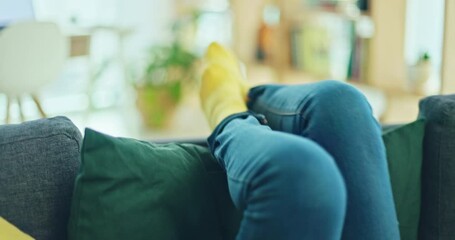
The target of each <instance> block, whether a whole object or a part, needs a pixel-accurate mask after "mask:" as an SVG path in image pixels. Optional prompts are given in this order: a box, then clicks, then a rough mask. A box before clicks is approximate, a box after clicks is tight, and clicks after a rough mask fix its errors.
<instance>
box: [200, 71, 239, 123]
mask: <svg viewBox="0 0 455 240" xmlns="http://www.w3.org/2000/svg"><path fill="white" fill-rule="evenodd" d="M238 81H239V80H238V76H237V74H236V73H234V72H233V71H232V70H231V69H230V68H228V67H226V66H225V65H222V64H219V63H215V62H212V63H210V62H209V63H208V66H207V68H206V69H205V71H204V73H203V75H202V81H201V89H200V92H199V93H200V98H201V104H202V109H203V111H204V113H205V116H206V119H207V121H208V123H209V125H210V127H211V129H214V128H215V127H216V126H217V125H218V124H219V123H220V122H221V121H222V120H223V119H225V118H226V117H227V116H229V115H232V114H234V113H239V112H244V111H246V110H247V107H246V104H245V100H244V96H243V95H242V94H243V93H242V90H241V88H240V86H239V84H238Z"/></svg>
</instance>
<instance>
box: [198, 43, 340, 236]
mask: <svg viewBox="0 0 455 240" xmlns="http://www.w3.org/2000/svg"><path fill="white" fill-rule="evenodd" d="M220 56H221V57H220ZM223 56H224V57H223ZM230 56H231V55H230V54H229V52H227V51H224V49H223V48H222V47H220V46H219V45H213V44H212V45H211V46H210V47H209V50H208V51H207V54H206V57H205V58H206V60H207V62H208V66H207V69H206V70H205V71H204V74H203V76H202V82H201V90H200V97H201V104H202V108H203V110H204V113H205V115H206V117H207V120H208V122H209V123H210V125H211V126H212V127H214V126H216V128H215V129H214V132H213V133H212V135H211V136H210V137H209V139H208V142H209V146H210V149H211V151H212V153H213V154H214V155H215V157H216V159H217V160H218V161H219V163H220V164H221V165H222V166H223V167H224V168H225V170H226V174H227V176H228V186H229V191H230V194H231V197H232V199H233V201H234V203H235V205H236V206H237V207H238V208H240V209H242V210H243V219H242V222H241V225H240V230H239V232H238V234H237V239H241V240H243V239H273V240H275V239H284V240H286V239H339V238H340V236H341V231H342V225H343V220H344V214H345V208H346V190H345V186H344V183H343V180H342V177H341V174H340V173H339V171H338V169H337V167H336V165H335V162H334V161H333V159H332V157H331V156H330V155H329V154H327V152H326V151H325V150H323V149H322V148H321V147H319V146H318V145H317V144H315V143H314V142H313V141H311V140H308V139H304V138H301V137H298V136H294V135H291V134H287V133H282V132H274V131H272V130H271V129H270V128H269V127H268V126H264V125H261V124H260V122H259V120H258V118H256V117H257V116H256V115H254V114H252V113H250V112H245V111H246V110H247V108H246V103H245V102H244V87H243V86H242V84H241V83H240V82H239V78H240V75H239V72H238V70H236V66H234V65H235V64H236V62H235V59H234V60H233V61H225V60H226V59H231V58H230Z"/></svg>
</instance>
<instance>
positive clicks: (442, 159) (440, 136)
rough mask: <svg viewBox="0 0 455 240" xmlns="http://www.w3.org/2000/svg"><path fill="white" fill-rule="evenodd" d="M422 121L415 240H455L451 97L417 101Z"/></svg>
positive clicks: (454, 144)
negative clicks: (418, 211)
mask: <svg viewBox="0 0 455 240" xmlns="http://www.w3.org/2000/svg"><path fill="white" fill-rule="evenodd" d="M419 108H420V117H422V118H425V119H426V125H425V136H424V140H423V142H424V146H425V148H424V151H423V163H422V169H424V171H422V209H421V217H420V220H421V221H420V232H419V239H438V240H446V239H447V240H449V239H455V227H454V226H455V157H454V156H455V95H446V96H432V97H427V98H425V99H423V100H421V101H420V105H419Z"/></svg>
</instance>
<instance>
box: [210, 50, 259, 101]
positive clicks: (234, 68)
mask: <svg viewBox="0 0 455 240" xmlns="http://www.w3.org/2000/svg"><path fill="white" fill-rule="evenodd" d="M204 60H205V61H206V63H208V64H211V63H216V64H219V65H222V66H223V67H225V68H226V69H227V70H228V71H230V72H231V74H232V75H233V77H234V78H235V80H236V81H235V82H236V83H237V85H238V86H239V88H240V90H241V94H242V97H243V99H244V100H245V101H246V99H247V94H248V91H249V90H250V86H249V85H248V84H247V83H246V82H245V80H244V79H243V76H242V72H241V71H240V63H239V61H238V60H237V58H236V57H235V54H234V53H233V52H232V51H230V50H229V49H227V48H225V47H223V46H221V45H220V44H218V43H216V42H213V43H211V44H210V45H209V47H208V48H207V52H206V53H205V59H204Z"/></svg>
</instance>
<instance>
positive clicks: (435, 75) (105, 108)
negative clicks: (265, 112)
mask: <svg viewBox="0 0 455 240" xmlns="http://www.w3.org/2000/svg"><path fill="white" fill-rule="evenodd" d="M30 21H32V22H34V23H40V22H51V23H53V24H55V25H56V26H57V27H58V30H59V34H60V35H56V36H54V37H57V38H58V37H60V38H62V39H64V44H63V45H62V48H64V49H63V51H64V58H62V60H61V61H62V62H61V64H57V62H54V65H53V66H57V65H58V66H60V67H59V68H58V69H57V70H56V73H55V74H53V75H52V74H50V75H49V76H52V77H49V78H51V79H49V81H47V82H46V84H42V85H39V86H37V87H36V88H34V89H33V91H32V92H30V91H26V90H24V91H23V92H21V87H24V85H29V83H20V82H19V81H18V80H17V81H16V80H15V79H16V77H15V75H16V73H24V72H26V73H29V75H30V76H29V77H28V80H27V81H30V82H33V81H34V79H33V76H35V74H36V76H38V75H39V74H41V73H42V72H43V69H47V68H46V67H45V65H41V64H40V65H39V67H38V65H37V64H33V63H31V62H29V61H26V60H23V61H21V60H18V61H19V62H17V61H16V62H15V63H14V64H15V65H14V64H12V63H11V65H8V64H10V63H9V62H10V60H11V59H12V58H14V57H15V56H26V57H25V59H27V58H28V57H30V56H31V54H35V55H34V57H36V58H38V59H41V63H42V64H46V63H47V61H48V60H47V57H46V56H47V54H46V53H49V54H51V53H52V52H53V51H54V50H55V48H57V46H56V45H53V46H45V44H41V45H40V44H39V43H38V44H37V45H38V46H40V49H39V50H40V51H39V52H40V53H38V52H36V53H35V51H32V50H30V49H28V48H27V47H23V46H22V45H21V43H22V42H23V43H22V44H25V45H24V46H30V47H31V45H32V44H31V43H30V42H32V41H33V40H34V39H31V38H27V37H24V36H26V35H25V34H26V32H25V33H24V32H22V33H20V32H21V31H20V30H21V29H20V27H21V26H20V25H21V24H24V22H30ZM454 25H455V2H454V1H451V0H249V1H241V0H230V1H229V0H128V1H125V0H97V1H90V0H77V1H76V0H14V1H13V0H0V29H1V30H0V76H1V77H0V123H2V124H3V123H7V122H8V123H17V122H21V121H24V120H32V119H37V118H39V117H42V116H47V117H52V116H57V115H63V116H67V117H69V118H70V119H71V120H72V121H73V122H74V123H75V124H76V125H77V126H78V127H79V128H80V129H81V130H83V129H84V128H85V127H90V128H94V129H96V130H98V131H102V132H105V133H108V134H111V135H115V136H125V137H135V138H141V139H154V138H176V137H178V138H182V137H183V138H186V137H205V136H207V135H208V134H209V133H210V129H209V128H208V126H207V123H206V122H205V119H204V116H203V114H202V112H201V110H200V109H199V100H198V95H197V89H198V76H199V73H200V71H201V69H200V68H201V63H200V61H199V60H198V59H199V57H200V56H202V55H203V53H204V49H205V48H206V47H207V46H208V45H209V44H210V42H212V41H218V42H220V43H222V44H224V45H226V46H228V47H230V48H232V49H233V50H234V52H235V53H236V54H237V55H238V56H239V59H240V60H241V62H242V66H244V67H245V68H244V70H245V72H246V75H247V79H248V81H249V82H250V83H251V84H252V85H257V84H265V83H283V84H301V83H309V82H315V81H320V80H323V79H335V80H339V81H345V82H347V83H349V84H353V85H354V86H356V87H358V88H359V89H360V90H361V91H362V92H363V93H364V94H365V95H366V97H367V98H368V100H369V101H370V103H371V105H372V107H373V110H374V114H375V117H377V118H378V120H379V121H381V122H383V123H399V122H406V121H411V120H413V119H415V118H416V117H417V112H418V100H419V99H421V98H422V97H423V96H427V95H432V94H446V93H453V92H455V79H454V78H455V70H454V69H455V26H454ZM15 28H17V29H19V30H17V31H16V35H15V32H14V29H15ZM23 29H26V28H23ZM29 29H40V26H39V25H36V27H34V25H31V27H30V28H29ZM23 31H27V30H23ZM28 31H29V32H30V31H32V30H28ZM17 32H19V33H17ZM43 35H44V32H42V33H38V35H37V36H38V37H36V38H37V39H38V38H40V37H42V36H43ZM49 37H51V36H49ZM24 39H25V40H24ZM8 41H9V42H8ZM2 44H3V45H4V46H3V48H2ZM8 44H10V45H8ZM8 54H9V55H8ZM21 54H22V55H21ZM24 54H25V55H24ZM36 54H43V55H42V56H41V55H40V56H37V55H36ZM1 55H3V56H13V57H3V58H2V57H1ZM23 59H24V58H23ZM2 65H3V67H2ZM5 69H7V70H5ZM2 70H3V71H4V72H8V74H9V75H5V74H4V75H2V73H1V71H2ZM34 71H36V73H35V72H34ZM5 76H6V77H5ZM18 79H19V78H18ZM2 84H3V85H2ZM12 85H17V89H19V90H16V91H15V92H14V94H12V93H11V92H10V93H8V91H7V90H2V86H6V87H4V89H6V88H8V86H12ZM24 89H25V88H24ZM30 93H31V94H30Z"/></svg>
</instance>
